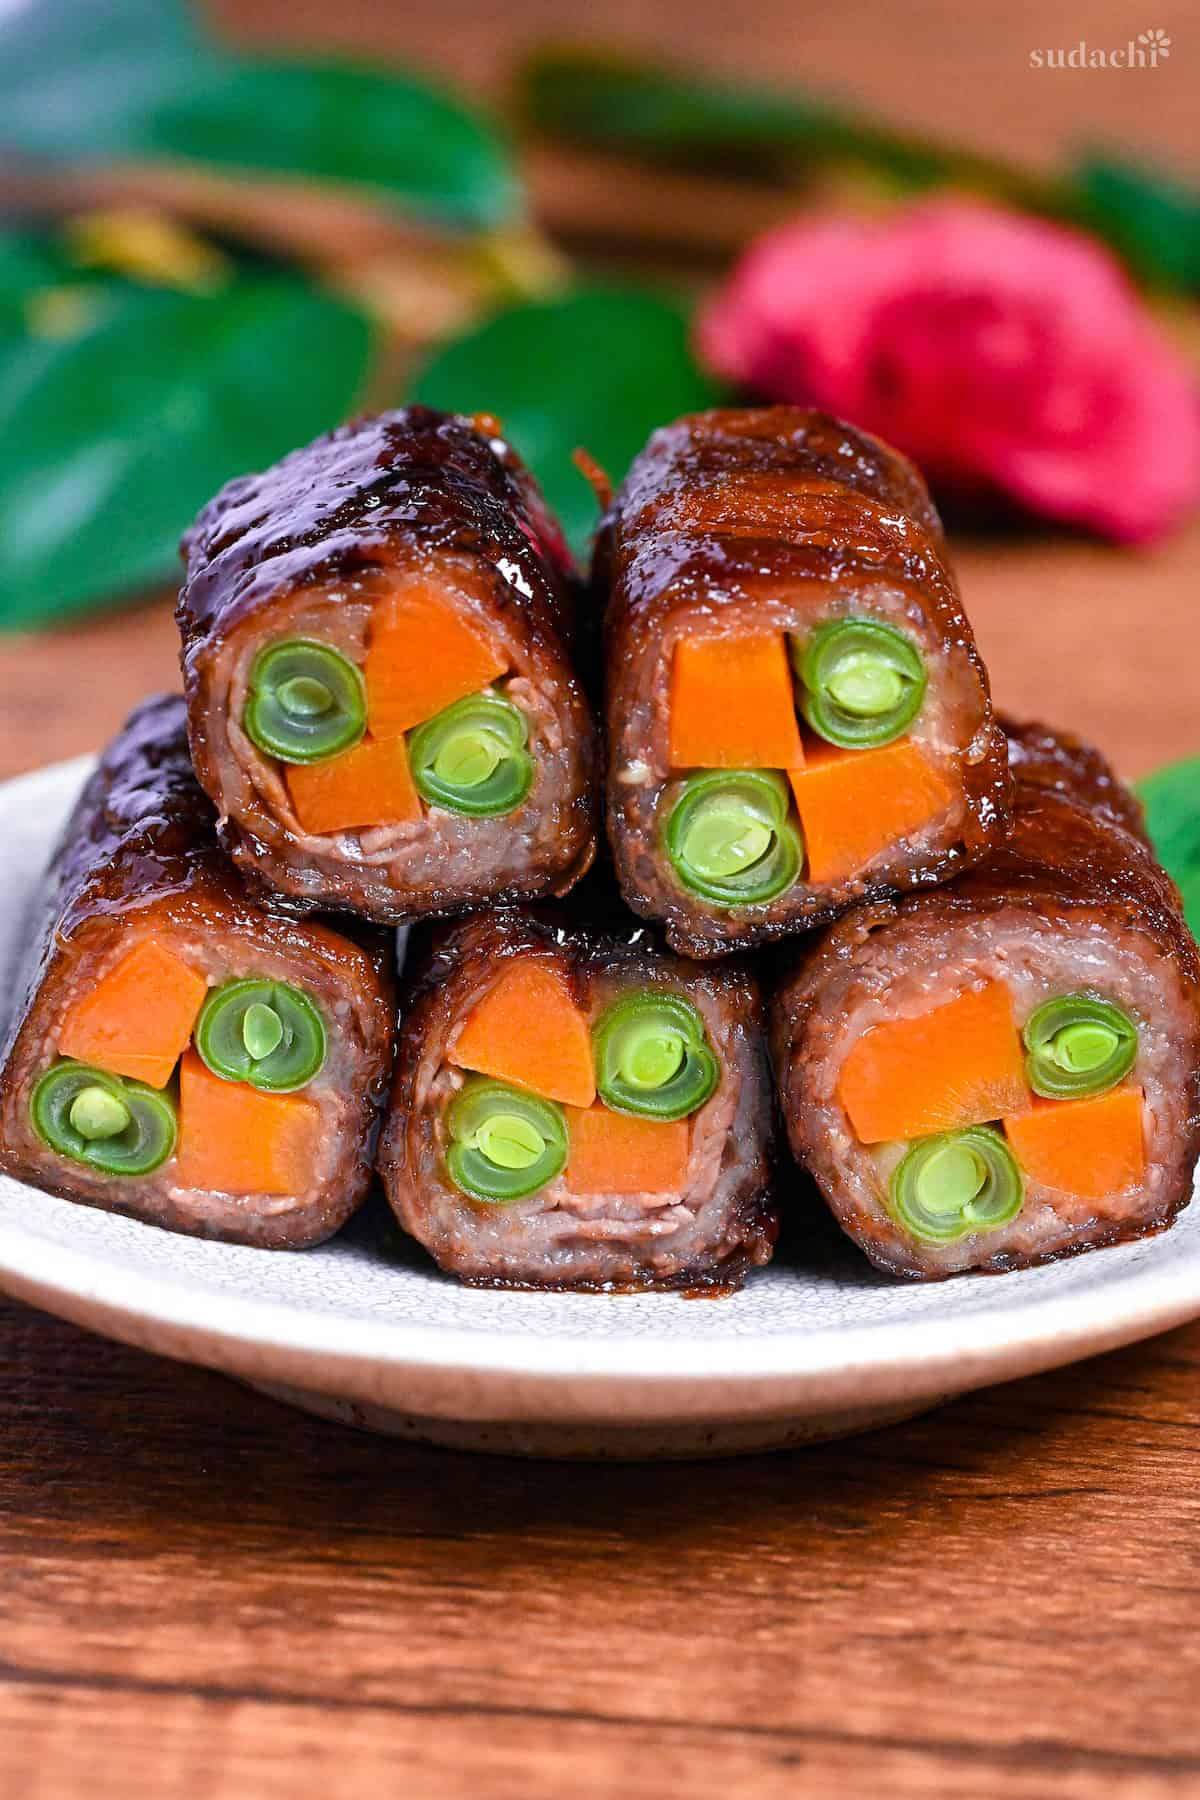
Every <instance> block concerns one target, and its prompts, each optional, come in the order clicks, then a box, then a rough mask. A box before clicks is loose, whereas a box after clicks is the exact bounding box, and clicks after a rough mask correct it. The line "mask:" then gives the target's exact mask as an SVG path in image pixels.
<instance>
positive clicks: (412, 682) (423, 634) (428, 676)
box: [363, 576, 508, 738]
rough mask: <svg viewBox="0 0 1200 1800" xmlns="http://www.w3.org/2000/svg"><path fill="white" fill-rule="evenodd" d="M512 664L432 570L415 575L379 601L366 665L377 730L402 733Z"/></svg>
mask: <svg viewBox="0 0 1200 1800" xmlns="http://www.w3.org/2000/svg"><path fill="white" fill-rule="evenodd" d="M507 667H508V664H507V663H506V661H505V660H504V658H503V656H501V655H500V654H499V652H498V651H497V650H496V649H495V647H494V646H493V645H492V644H490V643H489V642H488V640H487V637H486V636H485V635H484V632H483V630H482V628H481V627H480V626H478V625H476V624H474V623H473V622H472V621H469V620H467V619H464V618H463V617H462V615H461V613H459V612H458V611H457V610H456V609H455V607H454V604H453V602H452V601H451V600H450V598H449V597H448V596H447V595H446V594H445V593H444V592H442V591H440V590H439V589H438V588H437V587H434V586H431V585H430V584H429V582H428V580H427V579H426V578H424V577H421V576H411V577H409V578H408V579H406V580H404V581H402V582H400V584H399V585H398V586H396V587H395V588H393V590H392V591H391V593H389V594H388V595H387V597H386V598H385V599H384V600H381V601H380V602H379V604H378V605H377V606H376V608H375V616H374V618H373V620H372V623H371V633H370V640H369V642H368V644H367V654H366V661H365V665H364V670H363V673H364V675H365V677H366V683H367V724H368V726H369V728H370V731H371V735H372V736H373V737H378V738H389V737H398V736H399V735H400V733H401V732H403V731H408V730H410V729H411V727H412V726H414V725H421V724H423V723H424V722H425V720H426V719H432V717H433V715H434V714H435V713H440V712H441V711H442V709H443V707H446V706H450V705H452V704H453V703H454V701H455V700H465V699H466V697H467V695H468V694H477V693H478V692H479V690H480V689H481V688H485V687H486V686H487V685H488V683H489V681H494V680H495V679H496V677H497V676H498V675H503V673H504V671H505V669H506V668H507Z"/></svg>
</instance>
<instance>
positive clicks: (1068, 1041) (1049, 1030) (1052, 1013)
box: [1022, 994, 1138, 1100]
mask: <svg viewBox="0 0 1200 1800" xmlns="http://www.w3.org/2000/svg"><path fill="white" fill-rule="evenodd" d="M1022 1036H1023V1037H1024V1040H1025V1049H1026V1052H1027V1055H1026V1058H1025V1070H1026V1073H1027V1075H1028V1076H1029V1085H1030V1087H1031V1088H1032V1089H1033V1091H1034V1093H1035V1094H1041V1095H1042V1097H1043V1098H1044V1099H1047V1100H1073V1099H1079V1098H1082V1097H1083V1096H1084V1095H1086V1094H1103V1093H1106V1092H1107V1090H1108V1089H1109V1088H1112V1087H1116V1085H1117V1083H1118V1082H1119V1081H1123V1080H1124V1078H1125V1076H1126V1075H1128V1073H1129V1071H1130V1069H1132V1067H1133V1065H1134V1063H1135V1062H1136V1061H1137V1053H1138V1030H1137V1026H1136V1025H1135V1024H1134V1022H1133V1020H1132V1019H1131V1018H1130V1017H1129V1014H1128V1013H1127V1012H1125V1011H1124V1010H1123V1009H1122V1008H1121V1007H1119V1006H1114V1005H1113V1003H1112V1001H1111V1000H1101V999H1099V998H1097V997H1096V996H1094V995H1092V994H1064V995H1062V996H1061V997H1060V998H1059V999H1057V1000H1047V1001H1046V1003H1045V1005H1043V1006H1039V1007H1038V1009H1037V1011H1036V1012H1035V1013H1033V1015H1032V1016H1031V1017H1030V1018H1029V1020H1028V1021H1027V1022H1026V1025H1025V1029H1024V1032H1023V1033H1022Z"/></svg>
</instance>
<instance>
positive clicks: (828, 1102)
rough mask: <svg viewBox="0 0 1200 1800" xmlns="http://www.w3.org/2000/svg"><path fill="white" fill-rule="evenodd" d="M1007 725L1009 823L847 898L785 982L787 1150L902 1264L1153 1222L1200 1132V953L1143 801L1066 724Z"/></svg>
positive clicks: (955, 1266) (951, 1265)
mask: <svg viewBox="0 0 1200 1800" xmlns="http://www.w3.org/2000/svg"><path fill="white" fill-rule="evenodd" d="M1009 745H1010V754H1011V760H1012V765H1013V770H1014V773H1015V777H1016V803H1015V809H1014V817H1013V832H1012V836H1011V838H1010V840H1009V841H1008V842H1007V843H1006V844H1005V845H1003V846H1002V847H1001V848H1000V849H998V850H997V851H996V852H995V853H994V855H993V856H992V857H991V858H990V860H989V861H988V862H987V863H986V864H985V865H983V866H981V867H979V868H977V869H972V870H969V871H968V872H967V873H965V874H964V875H962V876H960V877H958V878H957V879H956V880H955V881H953V882H951V883H950V884H949V885H948V886H947V887H943V888H939V889H937V890H936V891H932V892H929V893H925V894H920V895H912V896H909V897H907V898H905V899H902V900H898V901H894V902H890V903H880V904H875V905H866V906H862V907H859V908H856V909H855V910H854V911H853V912H851V913H848V914H847V915H846V917H845V918H843V919H841V920H840V921H839V922H838V924H836V925H835V926H834V927H833V929H832V930H831V931H830V932H829V933H828V934H827V935H826V936H825V937H824V938H823V940H821V941H820V942H819V944H818V945H817V947H816V948H815V949H813V950H811V951H809V952H808V953H807V954H805V955H804V956H803V957H802V959H801V960H800V962H799V964H798V966H797V967H796V968H795V969H794V970H793V971H792V972H791V973H790V975H789V976H788V978H787V979H785V980H784V981H783V983H782V984H781V986H780V987H779V989H778V991H777V993H776V995H775V997H774V1000H773V1007H772V1040H773V1045H772V1047H773V1054H774V1059H775V1068H776V1074H777V1078H778V1084H779V1090H780V1094H781V1097H782V1101H783V1109H784V1113H785V1115H786V1119H787V1125H788V1131H789V1134H790V1137H791V1143H792V1148H793V1150H794V1151H795V1153H796V1156H797V1157H798V1158H799V1160H800V1161H801V1162H802V1163H803V1164H804V1165H805V1166H806V1167H807V1168H808V1169H809V1170H810V1171H811V1173H812V1174H813V1175H814V1176H815V1178H816V1180H817V1182H818V1184H819V1185H820V1187H821V1189H822V1191H823V1193H824V1195H825V1198H826V1199H827V1201H828V1202H829V1205H830V1207H831V1208H832V1210H833V1212H834V1214H835V1215H836V1217H837V1219H838V1221H839V1222H840V1224H841V1225H842V1227H843V1228H844V1230H845V1231H847V1232H848V1233H849V1235H850V1236H851V1237H852V1238H853V1239H854V1240H855V1242H856V1243H858V1244H859V1245H861V1247H862V1249H863V1250H865V1251H866V1253H867V1255H868V1256H869V1257H870V1258H871V1260H872V1261H873V1262H875V1263H877V1264H878V1265H879V1266H880V1267H881V1268H884V1269H889V1270H893V1271H894V1272H896V1273H897V1274H901V1275H908V1276H917V1277H929V1276H940V1275H953V1274H956V1273H957V1272H958V1271H960V1270H963V1269H991V1270H1001V1269H1017V1268H1024V1267H1026V1266H1028V1265H1029V1264H1031V1263H1038V1262H1044V1261H1046V1260H1048V1259H1049V1258H1052V1257H1057V1256H1062V1255H1065V1254H1067V1253H1069V1252H1071V1251H1078V1250H1087V1249H1090V1248H1092V1247H1093V1246H1095V1245H1098V1244H1111V1243H1115V1242H1117V1241H1119V1240H1121V1239H1125V1238H1132V1237H1138V1236H1141V1235H1142V1234H1144V1233H1147V1232H1151V1231H1156V1230H1158V1229H1160V1228H1161V1227H1162V1226H1165V1225H1168V1224H1169V1223H1170V1222H1171V1220H1172V1219H1173V1218H1174V1216H1175V1214H1176V1213H1177V1212H1178V1211H1179V1209H1180V1207H1181V1206H1183V1205H1184V1204H1185V1202H1186V1201H1187V1199H1188V1198H1189V1196H1190V1193H1191V1182H1192V1171H1193V1167H1194V1165H1195V1161H1196V1155H1197V1151H1198V1150H1200V959H1198V956H1197V949H1196V945H1195V943H1194V941H1193V939H1192V937H1191V936H1190V934H1189V932H1188V929H1187V927H1186V925H1185V924H1184V921H1183V917H1182V914H1181V911H1180V905H1179V896H1178V893H1177V892H1176V890H1175V888H1174V886H1173V884H1172V882H1171V880H1170V878H1169V877H1168V876H1167V875H1166V873H1165V872H1164V871H1163V869H1162V868H1160V866H1159V865H1158V863H1157V862H1156V861H1155V859H1154V855H1153V853H1152V851H1151V850H1150V847H1149V845H1148V843H1147V841H1146V839H1145V837H1144V835H1143V832H1142V822H1141V815H1140V809H1139V807H1138V805H1137V802H1136V801H1135V800H1134V799H1133V797H1132V796H1131V795H1130V794H1128V793H1127V792H1126V791H1125V790H1124V789H1123V788H1122V787H1121V786H1120V785H1119V783H1118V782H1117V781H1116V780H1115V778H1114V777H1113V774H1112V772H1111V770H1110V769H1109V768H1108V767H1107V765H1106V764H1105V763H1104V761H1103V759H1102V758H1101V757H1099V756H1098V755H1097V754H1096V753H1095V752H1094V751H1091V750H1089V749H1087V748H1086V747H1085V746H1083V745H1081V744H1079V743H1078V742H1077V741H1076V740H1075V739H1073V738H1066V737H1060V736H1056V735H1054V734H1053V733H1051V732H1048V731H1045V730H1043V729H1042V728H1040V727H1015V726H1014V727H1012V728H1011V729H1010V734H1009Z"/></svg>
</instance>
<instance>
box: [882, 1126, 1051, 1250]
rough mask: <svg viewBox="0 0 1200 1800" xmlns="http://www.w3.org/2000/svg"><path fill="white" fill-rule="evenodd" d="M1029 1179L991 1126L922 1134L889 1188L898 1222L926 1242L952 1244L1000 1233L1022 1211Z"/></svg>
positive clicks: (898, 1169)
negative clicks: (975, 1234) (972, 1235)
mask: <svg viewBox="0 0 1200 1800" xmlns="http://www.w3.org/2000/svg"><path fill="white" fill-rule="evenodd" d="M1024 1198H1025V1179H1024V1176H1023V1175H1022V1174H1021V1171H1020V1168H1019V1167H1018V1166H1017V1160H1016V1158H1015V1157H1014V1155H1013V1153H1012V1151H1011V1150H1010V1149H1009V1147H1008V1145H1007V1144H1006V1143H1005V1141H1004V1139H1003V1138H1002V1137H1001V1135H1000V1133H999V1132H998V1131H996V1130H994V1129H993V1127H992V1126H990V1125H972V1126H970V1127H969V1128H968V1129H967V1130H965V1131H948V1132H945V1133H943V1134H941V1135H940V1136H938V1137H929V1138H922V1139H920V1141H919V1142H917V1143H915V1144H914V1145H913V1146H912V1148H911V1150H909V1152H908V1154H907V1155H906V1156H905V1157H904V1158H903V1159H902V1161H901V1162H899V1163H898V1164H897V1166H896V1168H895V1170H894V1172H893V1174H892V1179H891V1184H890V1188H889V1210H890V1212H891V1214H892V1217H893V1218H894V1219H895V1220H896V1223H897V1224H898V1225H901V1226H902V1227H903V1228H904V1230H905V1231H907V1232H908V1233H909V1234H910V1236H912V1237H914V1238H916V1239H917V1241H918V1242H919V1243H923V1244H953V1243H954V1242H955V1241H956V1240H957V1239H958V1238H962V1237H967V1236H968V1235H969V1234H970V1233H971V1232H975V1231H995V1230H996V1229H997V1228H998V1227H999V1226H1001V1225H1006V1224H1007V1223H1008V1221H1009V1220H1010V1219H1013V1218H1015V1217H1016V1215H1017V1214H1018V1213H1019V1212H1020V1210H1021V1204H1022V1202H1023V1200H1024Z"/></svg>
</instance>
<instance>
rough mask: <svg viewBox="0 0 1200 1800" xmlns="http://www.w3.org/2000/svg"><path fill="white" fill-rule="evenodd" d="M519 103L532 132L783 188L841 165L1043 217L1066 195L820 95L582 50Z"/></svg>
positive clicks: (551, 60) (551, 56)
mask: <svg viewBox="0 0 1200 1800" xmlns="http://www.w3.org/2000/svg"><path fill="white" fill-rule="evenodd" d="M515 99H516V107H517V111H518V114H519V116H521V117H522V118H523V119H524V120H525V122H526V123H527V124H529V125H531V126H532V127H533V128H534V129H536V130H539V131H543V132H546V133H548V134H550V135H551V136H553V137H558V138H563V139H565V140H567V141H569V142H571V143H578V144H588V145H593V146H596V147H598V148H603V149H609V150H623V151H627V152H630V153H632V154H635V155H640V156H643V157H645V158H647V159H648V160H652V161H662V162H670V163H675V164H683V165H691V166H702V167H703V166H709V167H714V168H717V169H719V170H721V171H722V172H723V173H726V174H728V173H730V172H737V171H738V170H739V169H741V170H744V171H746V172H749V173H752V174H755V175H758V176H760V177H765V178H767V179H770V180H783V181H790V180H794V179H795V178H796V176H797V175H798V174H800V173H802V172H804V171H805V170H806V169H807V168H808V167H809V166H810V165H812V164H814V163H818V162H829V161H837V162H843V163H855V164H858V165H860V166H864V167H866V168H869V169H871V170H873V171H875V172H876V173H877V174H880V175H883V176H885V177H887V178H888V179H890V180H892V181H895V182H897V183H901V184H905V185H909V186H914V187H924V186H928V185H930V184H932V183H937V182H947V181H952V182H957V183H962V184H968V185H972V186H975V187H979V188H982V189H984V190H985V191H987V192H989V193H993V194H998V195H1001V196H1004V197H1005V198H1007V199H1010V200H1013V201H1015V202H1017V203H1019V204H1021V205H1026V206H1032V207H1036V208H1037V209H1038V210H1039V211H1046V212H1058V211H1060V210H1062V208H1063V207H1064V205H1065V204H1067V201H1068V199H1069V196H1067V195H1065V193H1064V192H1063V191H1061V190H1059V189H1058V188H1057V187H1056V186H1055V185H1054V184H1052V183H1050V182H1046V181H1043V180H1041V179H1039V178H1037V177H1035V176H1032V175H1029V174H1027V173H1026V172H1024V171H1022V170H1020V169H1017V168H1014V167H1012V166H1010V165H1009V164H1007V163H1002V162H998V161H995V160H994V159H992V158H990V157H985V156H980V155H979V154H977V153H976V152H974V151H971V150H969V149H965V148H963V147H962V146H960V145H956V144H952V143H946V142H943V141H941V140H939V139H937V138H927V137H924V136H922V135H921V134H919V133H916V132H911V131H899V130H894V129H893V128H892V127H890V126H888V125H881V124H877V123H876V122H875V121H873V120H871V119H869V118H867V117H865V116H864V115H863V114H861V113H858V112H856V111H855V110H854V109H853V108H848V107H842V106H836V105H834V104H832V103H831V102H830V101H828V100H826V99H824V98H822V97H821V96H820V95H816V94H811V93H784V92H782V91H780V90H778V89H771V88H761V87H757V86H749V85H743V84H741V83H737V82H725V81H719V80H715V79H711V78H708V77H705V76H702V75H695V74H691V73H689V72H688V71H686V70H679V69H675V68H672V67H670V66H669V65H663V64H660V63H657V62H645V61H638V60H636V59H634V58H629V57H623V56H614V55H611V54H607V53H604V52H600V51H596V50H589V49H587V48H584V47H581V46H578V45H570V46H562V47H558V46H551V47H548V48H544V49H541V50H537V51H535V52H534V53H533V54H532V55H530V56H529V57H528V58H527V59H526V61H525V63H524V65H523V66H522V68H521V69H520V71H519V73H518V76H517V82H516V95H515Z"/></svg>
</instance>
